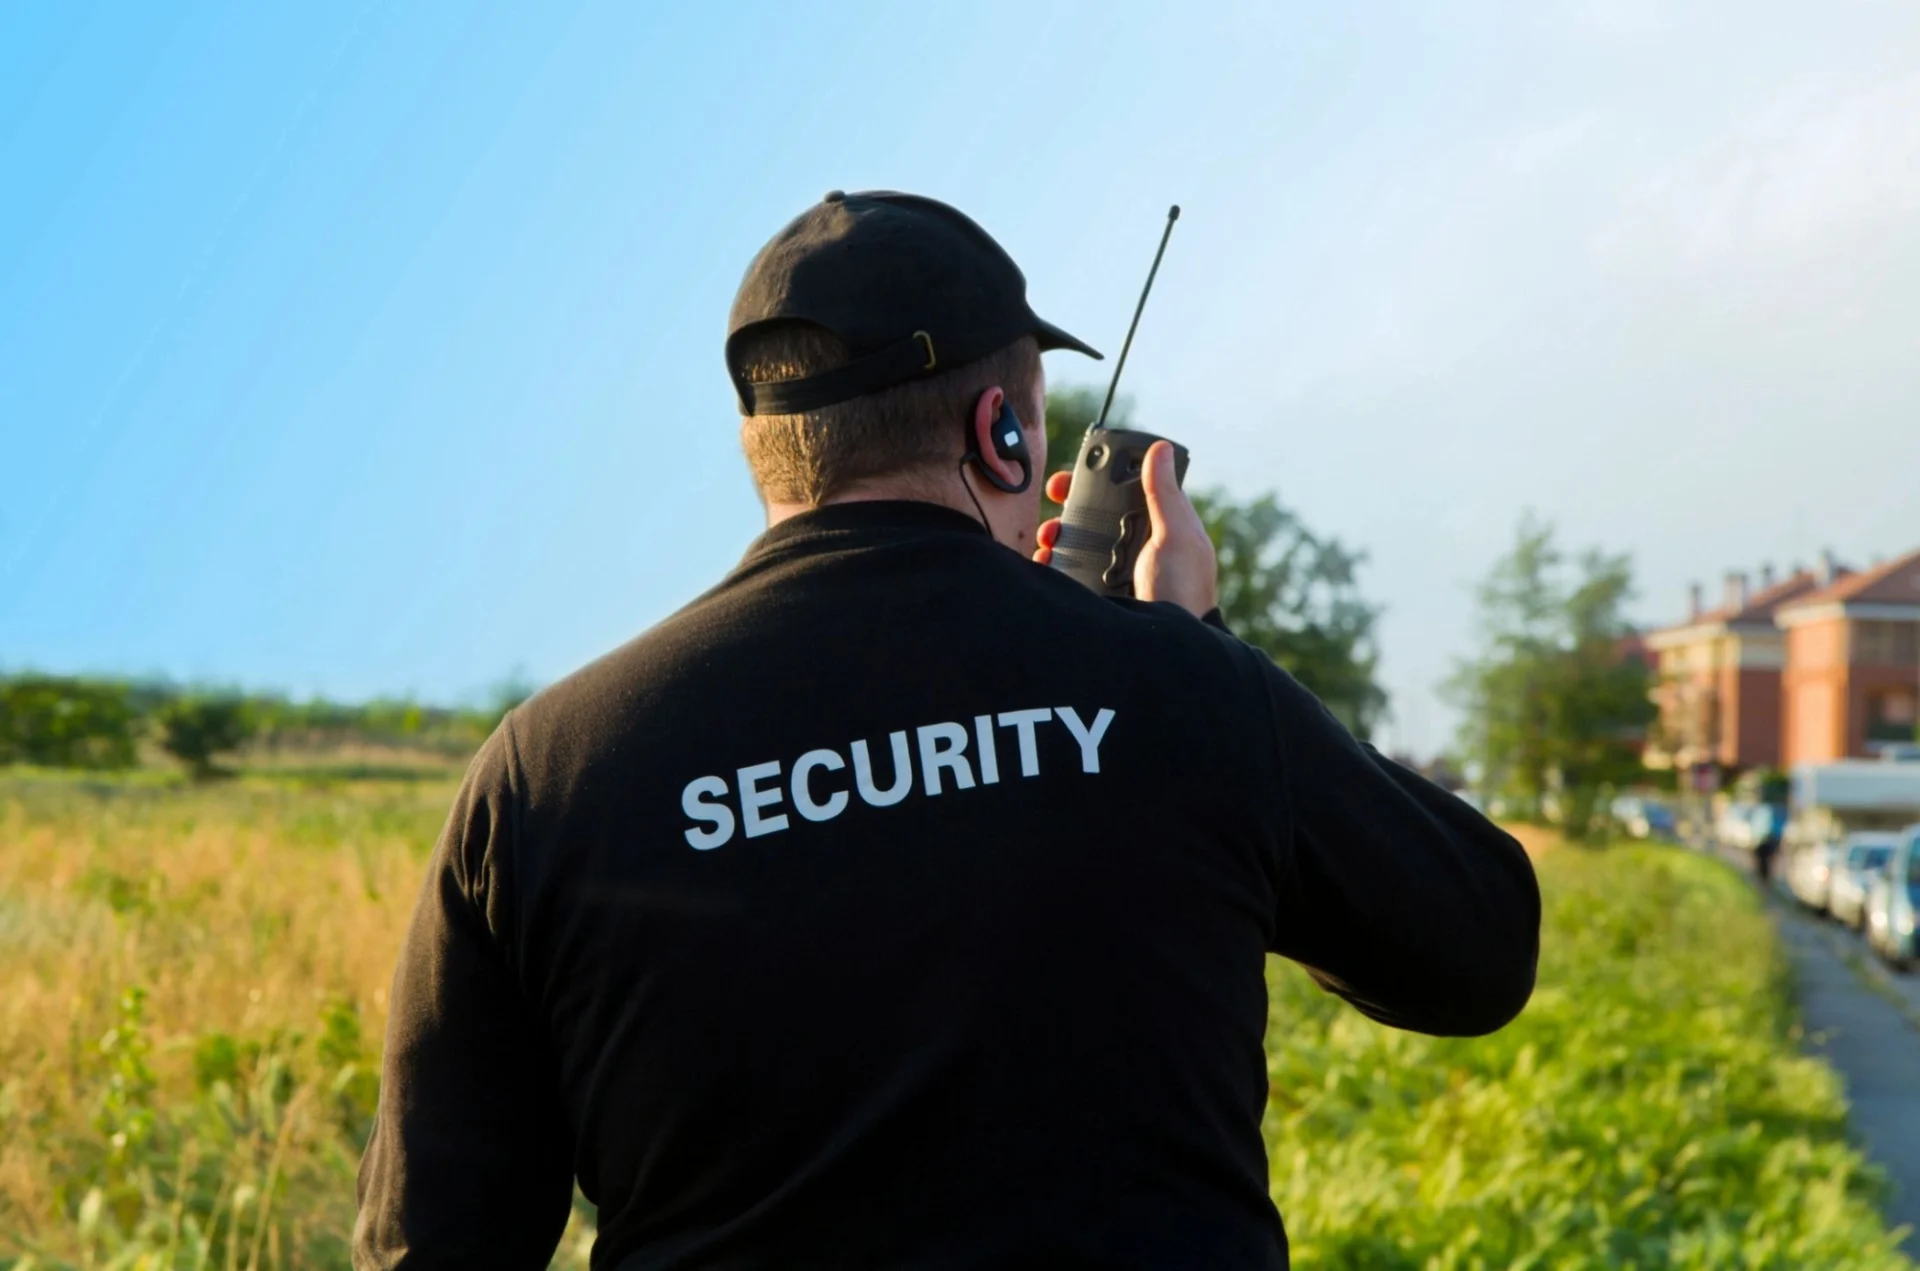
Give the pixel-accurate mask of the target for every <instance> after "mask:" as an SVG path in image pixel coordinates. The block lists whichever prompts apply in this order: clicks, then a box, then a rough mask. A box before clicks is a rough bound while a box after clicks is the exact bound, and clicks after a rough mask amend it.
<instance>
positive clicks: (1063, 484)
mask: <svg viewBox="0 0 1920 1271" xmlns="http://www.w3.org/2000/svg"><path fill="white" fill-rule="evenodd" d="M1072 488H1073V474H1072V473H1071V472H1056V473H1054V474H1053V475H1052V476H1050V477H1048V478H1047V497H1048V498H1049V499H1052V500H1053V501H1054V502H1055V503H1065V502H1066V501H1067V491H1069V490H1071V489H1072Z"/></svg>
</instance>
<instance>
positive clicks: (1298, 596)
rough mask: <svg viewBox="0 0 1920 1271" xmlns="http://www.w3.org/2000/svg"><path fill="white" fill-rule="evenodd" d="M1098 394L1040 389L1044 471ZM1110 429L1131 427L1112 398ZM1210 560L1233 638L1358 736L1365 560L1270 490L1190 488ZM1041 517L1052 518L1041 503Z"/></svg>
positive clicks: (1370, 618)
mask: <svg viewBox="0 0 1920 1271" xmlns="http://www.w3.org/2000/svg"><path fill="white" fill-rule="evenodd" d="M1105 397H1106V390H1104V389H1100V388H1093V387H1089V386H1085V385H1079V386H1067V387H1063V388H1058V389H1055V390H1053V391H1052V392H1050V393H1048V394H1047V467H1048V468H1049V470H1051V471H1054V472H1059V471H1062V470H1064V469H1069V468H1071V467H1072V466H1073V463H1074V460H1075V459H1076V458H1077V457H1078V456H1079V453H1080V438H1081V437H1082V436H1083V435H1084V434H1085V433H1086V430H1087V429H1088V427H1089V426H1091V425H1092V423H1093V421H1094V420H1095V419H1097V418H1099V415H1100V404H1101V402H1102V401H1104V400H1105ZM1107 423H1108V425H1109V426H1111V427H1116V428H1131V427H1135V426H1136V425H1135V424H1134V419H1133V402H1132V400H1131V399H1129V398H1126V397H1121V398H1117V399H1115V401H1114V404H1113V409H1112V410H1111V411H1110V412H1109V413H1108V415H1107ZM1193 502H1194V507H1195V508H1196V509H1197V510H1198V511H1199V513H1200V519H1201V520H1202V521H1204V522H1205V523H1206V526H1207V533H1208V534H1209V535H1210V536H1211V537H1212V539H1213V544H1214V550H1215V551H1216V553H1217V554H1218V556H1219V560H1220V613H1221V616H1222V617H1223V618H1224V619H1225V620H1226V622H1227V625H1228V626H1229V627H1231V628H1232V629H1233V632H1234V634H1235V635H1238V636H1239V637H1240V638H1241V639H1242V640H1245V641H1246V642H1247V643H1248V644H1251V645H1253V646H1254V647H1255V648H1258V649H1261V650H1263V651H1264V652H1265V653H1266V654H1267V656H1269V657H1271V658H1272V659H1273V660H1274V661H1275V662H1277V663H1279V664H1280V665H1281V666H1282V667H1285V668H1286V670H1287V671H1288V672H1289V673H1290V674H1291V675H1293V677H1294V678H1295V679H1297V680H1299V681H1300V682H1301V683H1302V684H1304V685H1306V686H1307V688H1308V689H1309V690H1311V691H1312V692H1313V693H1314V694H1315V695H1316V696H1317V697H1319V698H1320V700H1321V701H1323V702H1325V703H1326V704H1327V707H1328V709H1329V710H1331V711H1333V713H1334V714H1335V715H1336V716H1338V717H1339V718H1340V720H1341V721H1342V722H1343V723H1345V724H1346V725H1347V727H1348V728H1350V729H1352V730H1353V733H1354V735H1355V736H1357V737H1360V738H1362V739H1365V738H1367V737H1369V736H1371V735H1372V732H1373V729H1374V727H1375V726H1376V725H1377V724H1378V723H1379V722H1380V720H1381V718H1382V716H1384V715H1385V713H1386V706H1387V696H1386V694H1385V692H1383V691H1382V690H1381V688H1380V686H1379V684H1378V682H1377V681H1376V680H1375V678H1374V674H1375V668H1376V665H1377V662H1378V653H1377V650H1376V647H1375V644H1374V623H1375V621H1376V620H1377V619H1378V617H1379V615H1380V610H1379V608H1378V607H1377V606H1375V605H1371V604H1368V603H1367V602H1366V600H1365V599H1363V598H1362V597H1361V595H1360V590H1359V585H1358V580H1357V574H1358V570H1359V567H1360V566H1361V565H1362V564H1364V563H1365V561H1366V556H1365V554H1364V553H1362V552H1357V551H1354V550H1352V549H1349V548H1348V547H1346V546H1345V545H1343V544H1342V543H1341V542H1340V541H1339V540H1338V539H1331V538H1321V537H1320V536H1318V535H1316V534H1314V533H1313V532H1312V531H1310V530H1309V529H1308V528H1307V527H1306V526H1305V525H1303V524H1302V523H1301V521H1300V518H1299V517H1297V516H1296V515H1294V514H1293V513H1292V512H1291V511H1289V510H1288V509H1287V508H1286V507H1284V506H1283V505H1282V504H1281V503H1280V500H1279V497H1278V496H1277V495H1275V494H1273V493H1267V494H1263V495H1261V496H1260V497H1259V498H1256V499H1253V500H1252V501H1250V502H1245V503H1242V502H1238V501H1236V500H1234V499H1233V498H1232V497H1231V496H1230V495H1228V494H1227V493H1226V491H1224V490H1220V489H1210V490H1201V491H1197V492H1195V493H1194V496H1193ZM1044 514H1045V515H1048V516H1055V515H1058V509H1057V508H1055V507H1053V506H1052V505H1051V504H1049V505H1048V507H1047V510H1046V512H1045V513H1044Z"/></svg>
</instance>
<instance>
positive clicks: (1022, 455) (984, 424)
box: [968, 384, 1034, 494]
mask: <svg viewBox="0 0 1920 1271" xmlns="http://www.w3.org/2000/svg"><path fill="white" fill-rule="evenodd" d="M1014 420H1019V422H1018V423H1017V424H1015V423H1014V422H1013V421H1014ZM969 424H970V435H969V437H968V440H969V441H970V442H971V443H972V447H971V448H972V451H973V456H972V457H973V458H974V460H975V462H977V463H978V464H979V465H980V471H981V475H983V476H985V477H986V478H987V480H988V481H989V482H991V483H992V484H993V486H994V488H995V489H997V490H999V491H1001V492H1002V493H1004V494H1018V493H1020V492H1021V491H1022V490H1025V489H1026V488H1027V485H1028V484H1029V483H1030V482H1031V481H1032V480H1033V469H1034V464H1033V456H1032V454H1031V452H1030V450H1029V448H1028V442H1027V436H1028V434H1027V427H1028V425H1027V421H1026V420H1024V419H1019V414H1018V412H1016V411H1012V410H1009V409H1008V404H1007V394H1006V390H1004V389H1002V388H1001V387H1000V386H999V385H998V384H996V385H994V386H993V387H992V388H989V389H987V390H985V391H984V392H982V393H981V394H980V396H979V397H977V398H975V399H974V403H973V418H972V419H971V420H970V421H969Z"/></svg>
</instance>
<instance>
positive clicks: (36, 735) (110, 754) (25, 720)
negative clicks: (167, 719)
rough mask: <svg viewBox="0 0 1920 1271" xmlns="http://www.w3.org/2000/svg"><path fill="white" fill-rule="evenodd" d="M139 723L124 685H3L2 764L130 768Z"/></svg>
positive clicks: (21, 680) (55, 680) (27, 681)
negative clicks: (136, 725)
mask: <svg viewBox="0 0 1920 1271" xmlns="http://www.w3.org/2000/svg"><path fill="white" fill-rule="evenodd" d="M135 721H136V713H135V710H134V705H133V701H132V698H131V696H130V694H129V692H128V689H127V686H126V685H125V684H121V683H118V682H115V681H108V680H83V679H76V678H72V677H67V676H54V675H21V676H16V677H14V678H12V679H7V680H0V763H31V764H43V765H45V766H47V767H50V768H126V767H131V766H132V764H133V762H134V724H135Z"/></svg>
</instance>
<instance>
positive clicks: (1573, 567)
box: [1446, 514, 1655, 837]
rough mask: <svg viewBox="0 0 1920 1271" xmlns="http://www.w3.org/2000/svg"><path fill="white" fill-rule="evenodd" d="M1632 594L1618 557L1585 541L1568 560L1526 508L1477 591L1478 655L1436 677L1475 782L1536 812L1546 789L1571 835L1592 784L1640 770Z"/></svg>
mask: <svg viewBox="0 0 1920 1271" xmlns="http://www.w3.org/2000/svg"><path fill="white" fill-rule="evenodd" d="M1632 595H1633V570H1632V566H1631V564H1630V562H1629V560H1628V558H1627V557H1625V556H1616V555H1609V554H1607V553H1605V552H1602V551H1600V550H1598V549H1588V550H1586V551H1584V552H1581V553H1580V554H1579V555H1578V556H1576V557H1574V558H1572V559H1571V560H1570V559H1569V558H1568V557H1567V556H1566V555H1565V554H1564V553H1563V552H1562V551H1561V550H1560V548H1559V547H1558V546H1557V545H1556V544H1555V542H1554V531H1553V527H1552V526H1551V525H1549V524H1547V523H1546V522H1544V521H1541V520H1539V519H1537V518H1535V517H1534V516H1533V515H1531V514H1529V515H1527V516H1526V517H1524V518H1522V520H1521V522H1520V526H1519V529H1518V531H1517V533H1516V535H1515V538H1514V545H1513V548H1512V550H1511V551H1509V552H1508V553H1507V554H1506V555H1505V556H1503V557H1501V559H1500V560H1499V561H1497V562H1496V563H1495V565H1494V567H1493V569H1492V570H1491V571H1490V572H1489V573H1488V575H1487V577H1486V579H1485V580H1484V581H1482V582H1481V583H1480V585H1479V587H1478V588H1477V589H1476V592H1475V599H1476V603H1477V606H1478V609H1479V625H1480V644H1481V648H1480V652H1479V655H1478V656H1477V657H1475V658H1473V659H1470V660H1463V661H1462V662H1460V663H1459V664H1458V666H1457V668H1456V670H1455V672H1454V674H1453V676H1452V677H1451V679H1449V681H1448V682H1447V685H1446V693H1447V695H1448V697H1449V698H1450V699H1451V700H1453V701H1454V702H1455V703H1456V704H1458V705H1459V706H1460V707H1461V709H1462V711H1463V712H1464V715H1465V719H1464V721H1463V723H1462V725H1461V733H1460V745H1461V748H1462V750H1463V751H1464V752H1465V753H1466V754H1467V755H1468V756H1470V757H1471V758H1473V759H1476V760H1478V761H1479V763H1480V764H1481V766H1482V769H1483V775H1482V782H1483V785H1484V786H1485V787H1486V788H1487V789H1488V790H1489V791H1491V792H1494V793H1498V794H1503V795H1506V796H1508V797H1511V798H1516V799H1518V800H1519V801H1520V803H1521V804H1522V805H1523V806H1524V807H1525V808H1526V809H1528V811H1529V814H1530V815H1534V816H1536V817H1538V816H1540V815H1542V809H1543V808H1544V806H1545V804H1546V802H1547V800H1548V796H1549V795H1553V796H1554V797H1555V798H1557V799H1558V800H1559V805H1560V819H1561V820H1562V822H1563V823H1564V825H1565V828H1566V829H1567V831H1568V833H1569V834H1571V835H1573V836H1575V837H1584V836H1585V835H1586V834H1587V832H1588V829H1589V827H1590V824H1591V821H1592V817H1593V808H1594V801H1595V797H1596V795H1597V793H1598V792H1599V790H1600V789H1601V788H1602V787H1604V786H1606V785H1609V784H1613V783H1618V782H1621V781H1626V780H1631V779H1633V778H1634V777H1635V776H1636V775H1637V774H1638V773H1639V771H1640V761H1639V753H1638V744H1639V742H1640V741H1641V739H1643V738H1644V736H1645V731H1646V728H1647V726H1648V724H1649V723H1651V722H1652V719H1653V716H1654V709H1655V708H1654V705H1653V702H1652V701H1651V699H1650V698H1649V696H1648V678H1647V668H1646V664H1645V663H1644V662H1643V661H1641V660H1640V659H1638V658H1633V657H1627V656H1624V654H1623V647H1624V642H1625V640H1626V639H1627V637H1628V636H1630V635H1631V634H1632V630H1633V629H1632V626H1631V625H1630V624H1629V623H1628V622H1627V619H1626V613H1625V611H1626V605H1627V602H1628V601H1629V600H1630V599H1631V598H1632Z"/></svg>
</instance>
